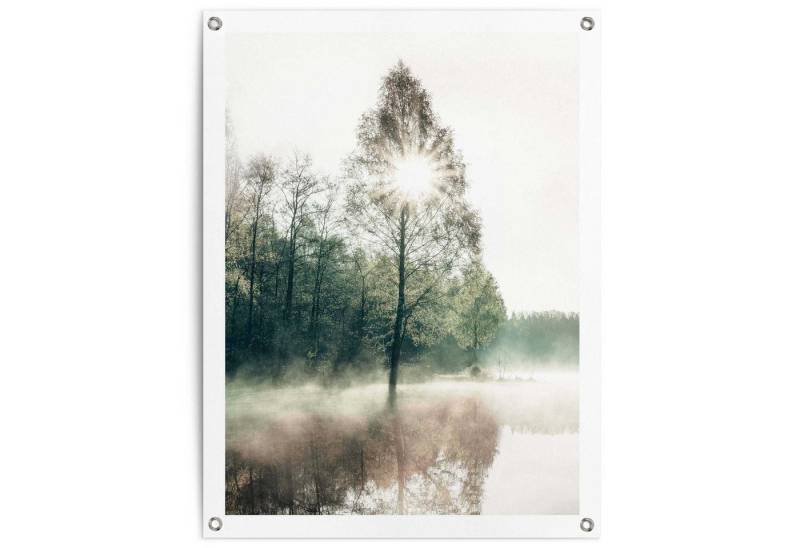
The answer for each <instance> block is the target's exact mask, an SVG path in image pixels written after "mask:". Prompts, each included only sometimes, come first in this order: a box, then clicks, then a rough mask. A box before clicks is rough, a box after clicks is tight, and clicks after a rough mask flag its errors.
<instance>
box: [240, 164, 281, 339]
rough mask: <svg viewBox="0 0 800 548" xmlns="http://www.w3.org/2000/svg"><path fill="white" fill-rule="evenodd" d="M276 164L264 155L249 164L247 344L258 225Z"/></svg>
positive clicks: (253, 285)
mask: <svg viewBox="0 0 800 548" xmlns="http://www.w3.org/2000/svg"><path fill="white" fill-rule="evenodd" d="M275 171H276V165H275V162H274V161H273V160H272V159H271V158H268V157H266V156H264V155H257V156H254V157H253V158H252V159H251V160H250V162H248V164H247V170H246V174H245V186H246V189H247V201H248V204H249V207H250V211H249V214H250V219H251V222H250V264H249V276H248V278H249V295H248V309H247V342H248V344H249V343H250V341H251V339H252V336H253V299H254V296H255V295H254V292H255V275H256V248H257V247H256V244H257V237H258V228H259V227H258V225H259V222H260V221H261V218H262V216H263V215H264V210H265V205H266V197H267V194H269V192H270V190H271V189H272V186H273V184H274V183H275Z"/></svg>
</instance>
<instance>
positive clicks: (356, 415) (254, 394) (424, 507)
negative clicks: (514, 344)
mask: <svg viewBox="0 0 800 548" xmlns="http://www.w3.org/2000/svg"><path fill="white" fill-rule="evenodd" d="M386 392H387V388H386V385H385V384H374V385H367V386H358V387H352V388H348V389H344V390H341V389H326V388H321V387H318V386H305V387H294V388H272V387H255V388H254V387H245V386H241V385H239V386H236V385H234V386H231V387H229V389H228V394H227V418H226V436H227V450H226V513H228V514H575V513H577V512H578V436H577V431H578V385H577V374H575V373H550V374H544V373H542V374H534V375H533V376H532V378H528V379H525V380H520V379H519V378H517V380H503V381H498V380H495V381H492V380H482V381H473V380H467V379H439V380H437V381H434V382H428V383H424V384H412V385H402V386H400V387H399V389H398V403H397V406H396V408H395V409H394V410H390V409H388V408H387V406H386Z"/></svg>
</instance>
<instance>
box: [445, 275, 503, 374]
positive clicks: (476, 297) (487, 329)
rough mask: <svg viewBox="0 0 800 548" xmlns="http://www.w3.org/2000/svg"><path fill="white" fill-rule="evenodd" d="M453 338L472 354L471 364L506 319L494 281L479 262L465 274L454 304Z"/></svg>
mask: <svg viewBox="0 0 800 548" xmlns="http://www.w3.org/2000/svg"><path fill="white" fill-rule="evenodd" d="M454 312H455V320H454V322H453V335H454V336H455V339H456V341H457V342H458V344H459V346H461V347H462V348H464V349H466V350H471V351H472V362H473V363H474V362H476V361H477V360H478V350H479V349H481V348H483V347H485V346H486V345H488V344H489V343H491V342H492V341H493V340H494V338H495V336H496V335H497V330H498V328H499V327H500V324H501V323H502V322H503V321H505V319H506V307H505V304H504V303H503V297H502V296H501V295H500V290H499V289H498V287H497V282H495V279H494V277H493V276H492V275H491V274H490V273H489V272H488V271H487V270H486V268H485V267H484V266H483V264H482V263H481V262H480V261H479V260H475V261H473V262H472V263H471V264H470V265H469V267H468V268H467V269H466V270H465V271H464V275H463V280H462V281H461V283H460V284H459V285H458V287H457V293H456V297H455V302H454Z"/></svg>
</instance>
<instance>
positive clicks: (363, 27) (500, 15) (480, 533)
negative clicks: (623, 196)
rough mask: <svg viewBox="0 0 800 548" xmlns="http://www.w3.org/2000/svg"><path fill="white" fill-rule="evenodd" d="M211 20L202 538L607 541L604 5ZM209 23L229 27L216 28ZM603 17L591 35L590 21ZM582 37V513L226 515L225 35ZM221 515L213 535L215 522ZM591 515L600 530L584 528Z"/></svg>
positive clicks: (228, 15) (206, 42) (206, 99)
mask: <svg viewBox="0 0 800 548" xmlns="http://www.w3.org/2000/svg"><path fill="white" fill-rule="evenodd" d="M203 15H204V17H203V522H202V527H203V535H204V536H205V537H207V538H334V537H342V538H399V537H405V538H597V537H599V536H600V530H601V524H602V521H601V519H600V29H601V28H602V20H601V19H600V14H599V12H598V11H596V10H582V11H532V10H498V11H494V10H485V11H484V10H464V11H461V10H416V11H411V10H409V11H405V10H379V11H370V10H362V11H350V10H342V11H325V10H268V11H206V12H204V14H203ZM211 16H217V17H219V18H221V19H222V28H221V29H220V30H218V31H211V30H210V29H209V28H208V27H207V25H206V23H207V21H208V18H209V17H211ZM585 16H589V17H592V18H593V19H594V20H595V27H594V29H593V30H591V31H584V30H581V28H580V21H581V19H582V18H583V17H585ZM410 31H415V32H420V31H422V32H424V31H430V32H575V33H578V40H579V52H580V58H579V66H580V68H579V74H580V79H579V103H580V104H579V117H578V119H579V122H578V123H579V178H580V191H579V200H580V204H579V212H580V218H579V224H580V241H579V245H580V279H579V283H580V318H581V326H580V330H581V336H580V430H579V446H580V449H579V451H580V462H579V469H580V492H579V496H580V499H579V506H580V512H579V514H577V515H513V516H226V515H225V324H224V322H225V311H224V276H225V272H224V269H225V261H224V255H225V245H224V230H223V226H224V204H225V193H224V186H225V185H224V180H225V35H226V33H228V32H376V33H380V32H410ZM212 516H218V517H220V518H221V519H222V522H223V525H222V529H221V530H220V531H218V532H215V531H211V530H210V529H209V527H208V520H209V519H210V518H211V517H212ZM583 517H590V518H591V519H592V520H594V523H595V528H594V530H593V531H592V532H590V533H586V532H583V531H581V530H580V528H579V522H580V520H581V518H583Z"/></svg>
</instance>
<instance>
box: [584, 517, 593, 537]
mask: <svg viewBox="0 0 800 548" xmlns="http://www.w3.org/2000/svg"><path fill="white" fill-rule="evenodd" d="M592 529H594V520H593V519H592V518H583V519H582V520H581V531H583V532H585V533H588V532H590V531H591V530H592Z"/></svg>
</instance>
